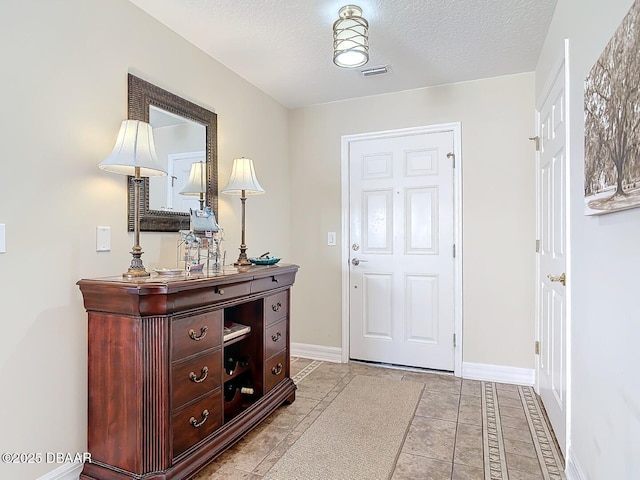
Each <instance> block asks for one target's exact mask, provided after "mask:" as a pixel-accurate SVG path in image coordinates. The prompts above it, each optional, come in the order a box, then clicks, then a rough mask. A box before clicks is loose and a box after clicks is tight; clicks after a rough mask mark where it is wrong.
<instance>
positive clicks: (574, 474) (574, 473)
mask: <svg viewBox="0 0 640 480" xmlns="http://www.w3.org/2000/svg"><path fill="white" fill-rule="evenodd" d="M565 474H566V476H567V480H587V476H586V475H585V474H584V472H583V471H582V468H580V464H579V463H578V460H577V459H576V455H575V453H573V450H572V449H571V447H569V449H568V452H567V468H566V469H565Z"/></svg>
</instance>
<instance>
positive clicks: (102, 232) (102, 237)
mask: <svg viewBox="0 0 640 480" xmlns="http://www.w3.org/2000/svg"><path fill="white" fill-rule="evenodd" d="M110 251H111V227H96V252H110Z"/></svg>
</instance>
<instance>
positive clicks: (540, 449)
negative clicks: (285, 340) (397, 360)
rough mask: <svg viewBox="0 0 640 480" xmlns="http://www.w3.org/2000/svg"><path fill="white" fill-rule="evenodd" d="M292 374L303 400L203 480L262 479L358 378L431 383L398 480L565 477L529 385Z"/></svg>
mask: <svg viewBox="0 0 640 480" xmlns="http://www.w3.org/2000/svg"><path fill="white" fill-rule="evenodd" d="M291 370H292V372H291V374H292V377H293V378H294V381H296V383H297V385H298V390H297V392H296V401H295V402H294V403H293V404H291V405H284V406H282V407H280V408H279V409H278V410H277V411H276V412H274V413H273V414H272V415H271V416H270V417H269V418H267V419H266V420H265V421H264V422H263V423H262V424H261V425H259V426H258V427H256V428H255V429H254V430H253V431H251V432H250V433H249V434H248V435H247V436H246V437H245V438H243V439H242V440H241V441H240V442H239V443H238V444H236V445H235V446H233V447H232V448H231V449H229V450H228V451H227V452H225V453H224V454H222V455H221V456H220V457H219V458H218V459H217V460H215V461H214V462H213V463H211V464H210V465H209V466H208V467H206V468H205V469H204V470H203V471H202V472H200V474H198V475H197V476H196V477H195V479H196V480H219V479H220V480H221V479H224V480H236V479H248V480H260V479H262V477H263V476H264V475H265V474H266V473H267V472H268V470H269V469H270V468H271V467H272V466H273V465H274V464H275V463H276V462H277V461H278V459H279V458H280V457H281V456H282V455H283V454H284V453H285V452H286V451H287V449H288V448H289V447H291V445H293V444H294V443H295V442H296V440H297V439H298V438H299V437H300V436H301V435H302V433H304V431H305V430H306V429H307V428H308V427H309V426H310V425H311V424H312V423H313V422H314V420H315V419H316V418H317V417H318V416H319V415H320V413H321V412H322V411H323V410H324V409H325V408H326V407H327V406H328V405H329V404H330V403H331V402H332V401H333V399H334V398H335V397H336V396H337V395H338V393H340V391H341V390H342V389H343V388H344V386H345V385H346V384H347V383H348V382H349V381H350V380H351V378H353V375H368V376H378V377H392V378H395V379H398V380H403V379H404V380H410V381H414V382H421V383H424V384H425V388H424V391H423V395H422V398H421V400H420V402H419V404H418V407H417V408H416V412H415V415H414V418H413V421H412V423H411V425H410V427H409V430H408V433H407V436H406V438H405V441H404V444H403V445H402V448H401V451H400V455H399V456H398V460H397V463H396V467H395V471H394V472H393V475H392V477H391V478H392V480H415V479H424V480H445V479H446V480H489V479H491V480H494V479H499V480H507V479H511V480H538V479H544V480H547V479H549V480H564V478H565V477H564V474H563V473H562V469H563V468H564V467H563V465H562V462H563V460H562V458H561V457H560V455H559V454H558V451H557V449H556V447H555V445H554V444H553V440H552V439H551V440H549V437H550V436H551V437H552V433H550V432H549V429H548V426H547V423H546V422H544V418H543V417H542V416H540V415H536V405H537V403H536V401H535V399H533V397H532V395H531V394H532V390H531V389H530V387H524V388H522V387H518V386H516V385H506V384H497V383H491V382H479V381H474V380H462V379H460V378H457V377H453V376H449V375H442V374H437V373H428V372H412V371H407V370H398V369H390V368H383V367H378V366H373V365H366V364H360V363H348V364H336V363H326V362H317V361H312V360H307V359H302V358H293V359H292V364H291ZM525 400H526V401H528V402H529V403H528V404H527V403H526V402H525ZM523 405H530V406H529V407H525V406H523ZM540 418H542V421H541V420H540ZM327 480H341V479H327ZM371 480H378V479H371ZM379 480H383V479H379Z"/></svg>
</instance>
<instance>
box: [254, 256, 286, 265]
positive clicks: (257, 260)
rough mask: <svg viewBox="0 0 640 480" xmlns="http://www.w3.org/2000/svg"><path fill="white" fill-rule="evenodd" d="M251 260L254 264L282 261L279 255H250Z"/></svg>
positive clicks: (273, 263) (271, 263)
mask: <svg viewBox="0 0 640 480" xmlns="http://www.w3.org/2000/svg"><path fill="white" fill-rule="evenodd" d="M249 261H250V262H251V263H253V264H254V265H275V264H276V263H278V262H279V261H280V258H278V257H249Z"/></svg>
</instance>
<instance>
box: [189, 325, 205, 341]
mask: <svg viewBox="0 0 640 480" xmlns="http://www.w3.org/2000/svg"><path fill="white" fill-rule="evenodd" d="M207 330H209V327H207V326H206V325H205V326H204V327H202V328H201V329H200V335H196V332H195V330H194V329H193V328H192V329H191V330H189V337H191V340H195V341H196V342H197V341H199V340H202V339H203V338H204V337H206V336H207Z"/></svg>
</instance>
